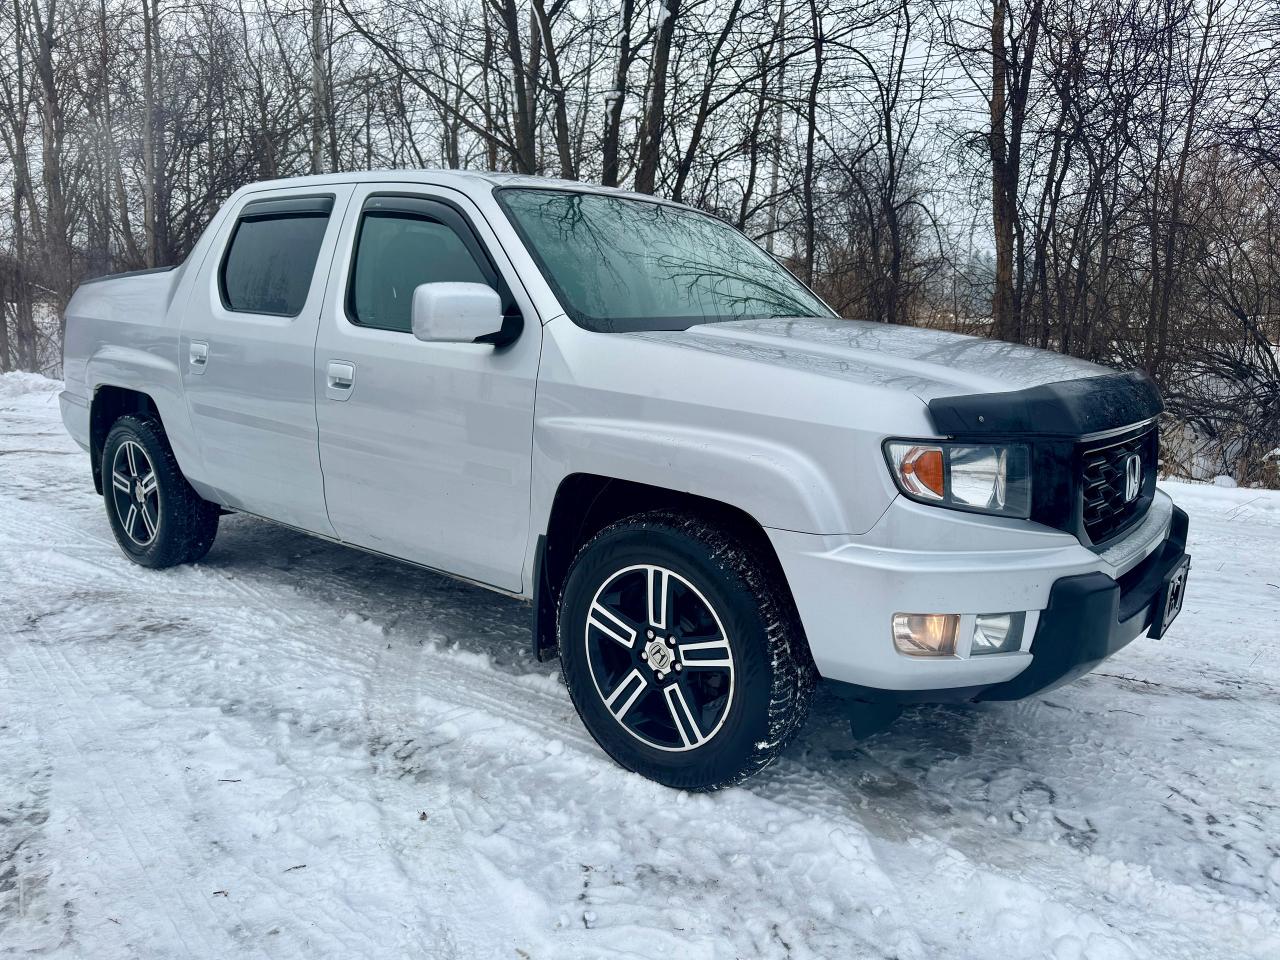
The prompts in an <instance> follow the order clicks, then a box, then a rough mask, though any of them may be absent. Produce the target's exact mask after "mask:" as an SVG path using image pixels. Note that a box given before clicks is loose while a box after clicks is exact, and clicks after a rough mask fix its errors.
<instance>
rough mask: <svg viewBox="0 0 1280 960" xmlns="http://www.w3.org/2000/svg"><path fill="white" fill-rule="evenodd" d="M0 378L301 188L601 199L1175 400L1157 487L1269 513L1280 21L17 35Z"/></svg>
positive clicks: (450, 22) (781, 7) (908, 7)
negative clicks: (555, 183) (112, 286)
mask: <svg viewBox="0 0 1280 960" xmlns="http://www.w3.org/2000/svg"><path fill="white" fill-rule="evenodd" d="M0 138H3V139H2V141H0V208H2V210H0V312H2V319H3V322H2V323H0V370H4V369H11V368H19V369H43V370H46V371H50V372H56V369H57V357H58V354H59V346H60V332H61V331H60V324H59V320H58V318H59V317H60V316H61V309H62V307H63V306H64V305H65V303H66V301H67V299H68V298H69V296H70V295H71V292H72V290H73V289H74V288H75V285H76V284H77V283H78V282H79V281H80V280H81V279H83V278H86V277H90V276H95V275H99V274H103V273H108V272H113V271H118V270H127V269H133V268H139V267H146V266H153V265H164V264H170V263H175V262H178V261H180V260H181V259H182V258H183V257H184V255H185V254H186V252H187V251H188V250H189V249H190V248H191V246H192V244H193V243H194V241H195V240H196V238H197V237H198V236H199V234H200V231H201V230H202V228H203V227H204V225H205V224H206V222H207V221H208V219H209V218H210V216H211V215H212V213H213V212H214V211H215V210H216V208H217V207H218V205H219V204H220V202H221V201H222V200H223V199H224V198H225V197H226V196H227V195H228V194H229V193H231V191H232V190H234V189H235V188H236V187H238V186H240V185H242V184H244V183H246V182H249V181H253V180H260V179H265V178H271V177H283V176H293V175H297V174H304V173H307V172H310V171H329V170H349V169H368V168H379V167H424V166H444V167H473V168H491V169H498V170H513V171H519V172H527V173H536V174H543V175H549V176H556V177H564V178H568V179H584V180H591V181H596V182H600V183H605V184H615V185H620V186H624V187H629V188H633V189H635V190H640V191H644V192H652V193H657V194H661V195H664V196H668V197H673V198H676V199H679V200H682V201H684V202H686V203H691V204H694V205H697V206H699V207H702V208H704V209H706V210H709V211H712V212H714V213H715V214H717V215H719V216H721V217H723V218H724V219H726V220H729V221H730V222H732V223H735V224H737V225H738V226H740V227H741V228H743V229H744V230H745V231H746V232H747V233H748V234H750V235H751V236H753V237H755V238H757V239H758V240H760V242H762V243H763V244H765V245H766V246H767V247H769V248H770V249H771V250H773V251H774V252H775V253H776V254H778V255H779V256H781V257H783V258H785V259H786V261H787V262H788V264H789V265H790V267H791V268H792V269H793V270H794V272H795V273H796V274H797V275H798V276H800V277H801V278H802V279H804V280H806V281H808V282H810V283H811V284H812V285H813V286H814V287H816V288H817V289H818V290H819V292H821V293H822V294H823V296H824V297H825V298H826V299H827V301H828V302H829V303H831V304H832V305H833V306H835V307H836V308H837V309H838V310H840V311H841V312H842V313H843V314H844V315H846V316H848V317H851V318H865V319H871V320H877V321H892V322H898V323H908V324H918V325H928V326H938V327H946V328H952V329H957V330H962V331H964V332H968V333H978V334H986V335H990V336H994V337H999V338H1002V339H1005V340H1011V341H1020V342H1023V343H1028V344H1034V345H1038V346H1043V347H1047V348H1049V349H1053V350H1060V351H1063V352H1066V353H1070V354H1074V355H1077V356H1082V357H1086V358H1089V359H1094V360H1098V361H1101V362H1104V363H1110V364H1114V365H1116V366H1122V367H1142V368H1144V369H1146V370H1148V371H1149V372H1151V373H1152V374H1153V375H1154V376H1155V377H1156V378H1157V379H1158V380H1159V382H1160V384H1161V386H1162V388H1163V390H1164V392H1165V396H1166V399H1167V402H1168V406H1169V409H1170V421H1169V425H1168V430H1167V431H1166V434H1167V438H1168V442H1167V444H1166V458H1167V462H1166V469H1167V470H1168V471H1170V472H1174V473H1187V472H1191V473H1193V474H1195V475H1199V476H1214V475H1216V474H1227V475H1231V476H1233V477H1234V478H1235V479H1236V480H1237V481H1239V482H1242V483H1246V482H1247V483H1259V482H1261V483H1266V484H1270V485H1274V484H1276V483H1277V482H1278V478H1277V466H1278V465H1277V457H1278V456H1280V454H1277V453H1276V452H1275V451H1276V449H1277V448H1280V361H1278V359H1277V354H1278V348H1277V344H1280V0H897V2H894V0H292V2H285V3H269V2H263V0H258V2H255V0H134V2H126V0H3V7H2V8H0Z"/></svg>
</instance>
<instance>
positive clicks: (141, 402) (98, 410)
mask: <svg viewBox="0 0 1280 960" xmlns="http://www.w3.org/2000/svg"><path fill="white" fill-rule="evenodd" d="M138 413H141V414H147V415H149V416H153V417H155V418H156V419H157V420H159V421H160V429H161V430H163V429H164V418H163V417H161V416H160V408H159V407H158V406H157V405H156V402H155V400H154V399H152V397H151V396H150V395H149V394H147V393H144V392H143V391H141V390H134V389H132V388H130V387H117V386H114V385H112V384H102V385H100V386H99V387H98V388H97V389H95V390H94V392H93V400H92V401H91V402H90V405H89V460H90V462H91V464H92V465H93V487H94V489H95V490H96V491H97V492H98V494H99V495H101V494H102V448H103V446H104V445H105V444H106V441H107V434H108V433H110V432H111V427H112V425H113V424H114V423H115V422H116V421H117V420H119V419H120V418H121V417H124V416H128V415H130V414H138Z"/></svg>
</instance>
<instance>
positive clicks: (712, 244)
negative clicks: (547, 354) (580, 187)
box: [497, 187, 833, 333]
mask: <svg viewBox="0 0 1280 960" xmlns="http://www.w3.org/2000/svg"><path fill="white" fill-rule="evenodd" d="M497 195H498V200H499V202H500V203H501V204H502V206H503V207H504V208H505V209H506V211H507V214H508V216H509V217H510V218H511V220H512V222H513V223H514V224H515V226H516V229H517V230H518V231H519V233H520V235H521V237H522V238H523V239H524V242H525V246H527V247H528V248H529V250H530V252H531V253H532V254H533V256H534V259H536V260H537V261H538V266H539V267H540V268H541V270H542V274H543V276H544V277H546V279H547V282H548V283H550V284H551V287H552V289H554V290H555V292H556V295H557V296H558V297H559V299H560V303H561V305H562V306H563V307H564V308H565V311H566V312H567V313H568V314H569V316H570V317H571V318H572V319H573V320H574V321H575V322H576V323H577V324H578V325H579V326H582V327H586V328H587V329H589V330H596V331H600V332H606V333H625V332H630V331H635V330H684V329H685V328H687V327H690V326H693V325H694V324H698V323H718V322H721V321H724V320H749V319H758V318H761V317H831V316H833V314H832V312H831V311H830V310H829V309H828V308H827V307H826V306H825V305H824V304H823V303H822V301H821V300H819V299H818V298H817V297H815V296H814V295H813V294H812V293H810V292H809V291H808V290H807V289H806V288H805V287H804V285H803V284H801V283H800V282H799V281H798V280H796V279H795V278H794V277H793V276H791V274H789V273H788V272H787V271H786V270H785V269H783V268H782V266H780V265H779V264H778V263H777V262H776V261H775V260H774V259H773V258H772V257H771V256H769V255H768V254H767V253H765V252H764V251H763V250H761V249H760V248H759V247H757V246H756V245H755V244H754V243H752V242H751V241H750V240H748V239H747V238H746V237H744V236H743V235H742V234H741V233H739V232H738V231H737V230H735V229H733V228H732V227H730V226H728V225H726V224H724V223H721V222H720V221H718V220H715V219H712V218H711V217H708V216H704V215H703V214H700V213H696V212H694V211H691V210H685V209H682V208H679V207H672V206H667V205H665V204H661V203H652V202H648V201H645V200H632V199H630V198H627V197H615V196H607V195H602V194H594V193H576V192H572V191H567V190H547V189H540V188H535V189H526V188H515V187H508V188H505V189H502V190H499V191H497Z"/></svg>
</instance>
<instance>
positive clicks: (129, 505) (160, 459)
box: [102, 415, 218, 568]
mask: <svg viewBox="0 0 1280 960" xmlns="http://www.w3.org/2000/svg"><path fill="white" fill-rule="evenodd" d="M102 496H103V499H104V500H105V501H106V507H107V518H108V519H109V520H110V521H111V531H112V532H113V533H114V534H115V537H116V542H117V543H118V544H119V545H120V549H121V550H123V551H124V554H125V556H127V557H128V558H129V559H130V560H132V561H133V562H134V563H137V564H141V565H142V566H144V567H154V568H159V567H171V566H173V565H174V564H177V563H194V562H195V561H197V560H200V559H202V558H203V557H204V555H205V554H207V553H208V552H209V548H210V547H211V546H213V538H214V537H215V536H216V535H217V533H218V507H217V505H216V504H212V503H209V502H208V501H207V500H203V499H201V497H200V495H199V494H197V493H196V492H195V491H194V490H193V489H191V484H189V483H187V478H186V477H184V476H183V475H182V470H181V469H180V468H179V467H178V461H177V459H175V457H174V455H173V451H172V450H171V449H170V448H169V441H168V439H167V438H166V437H165V435H164V428H163V427H161V426H160V421H159V420H157V419H156V418H154V417H149V416H133V415H131V416H127V417H121V418H120V419H119V420H117V421H116V422H115V423H114V424H112V427H111V431H110V432H109V433H108V434H107V439H106V442H105V443H104V444H103V446H102Z"/></svg>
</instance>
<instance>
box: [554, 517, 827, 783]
mask: <svg viewBox="0 0 1280 960" xmlns="http://www.w3.org/2000/svg"><path fill="white" fill-rule="evenodd" d="M775 567H776V565H775V564H773V563H772V562H771V558H768V557H767V556H765V555H764V553H763V551H762V550H761V549H760V548H758V547H755V546H753V545H752V544H750V543H749V542H748V541H747V540H746V539H745V538H742V537H739V536H736V535H734V534H733V533H732V532H731V531H730V530H728V529H725V528H721V527H719V526H715V525H712V524H709V523H707V522H705V521H703V520H701V519H699V518H697V517H694V516H690V515H685V514H679V513H671V512H665V511H664V512H655V513H649V514H643V515H641V516H637V517H632V518H628V519H626V520H623V521H620V522H618V523H615V524H613V525H612V526H609V527H606V528H605V529H604V530H602V531H601V532H600V533H599V534H597V535H596V536H595V537H594V538H593V539H592V540H591V541H590V542H589V543H587V544H586V545H585V546H584V547H583V548H582V550H581V551H579V553H578V556H577V557H576V559H575V560H574V562H573V565H572V567H571V568H570V570H569V575H568V578H567V580H566V583H565V589H564V592H563V596H562V599H561V604H560V614H559V618H558V621H559V622H558V631H559V645H560V660H561V664H562V668H563V670H564V677H565V683H566V685H567V686H568V688H569V694H570V696H571V697H572V699H573V703H574V706H575V707H577V710H578V713H579V715H580V716H581V717H582V721H583V723H584V724H585V725H586V727H587V729H588V731H589V732H590V733H591V735H592V736H593V737H594V738H595V740H596V742H597V743H598V744H600V746H601V747H602V748H603V749H604V751H605V752H606V753H608V754H609V756H611V757H612V758H613V759H614V760H616V761H617V762H618V763H620V764H621V765H622V766H624V767H626V768H627V769H629V770H634V771H636V772H637V773H640V774H642V775H644V776H646V777H648V778H649V779H651V780H656V781H658V782H659V783H663V784H666V785H667V786H671V787H678V788H682V789H687V790H714V789H717V788H720V787H724V786H728V785H730V784H733V783H737V782H739V781H741V780H743V779H745V778H747V777H749V776H751V775H752V774H753V773H755V772H756V771H758V770H761V769H763V768H764V767H765V766H767V765H768V764H769V763H771V762H773V760H774V759H775V758H776V757H777V756H778V754H779V753H780V752H781V751H782V749H783V748H784V747H785V746H786V745H787V743H788V742H789V741H790V740H791V738H792V737H793V736H794V735H795V733H796V732H797V731H798V730H799V729H800V727H801V726H802V725H803V723H804V719H805V716H806V714H807V713H808V706H809V699H810V695H811V693H812V689H813V684H814V677H815V671H814V667H813V662H812V659H811V658H810V655H809V649H808V644H807V642H806V641H805V638H804V634H803V631H802V630H801V628H800V625H799V623H798V620H797V617H796V615H795V611H794V608H793V604H792V601H791V598H790V595H789V593H788V592H787V589H786V585H785V583H784V582H783V581H782V578H781V575H780V573H779V572H777V571H776V570H775Z"/></svg>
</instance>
